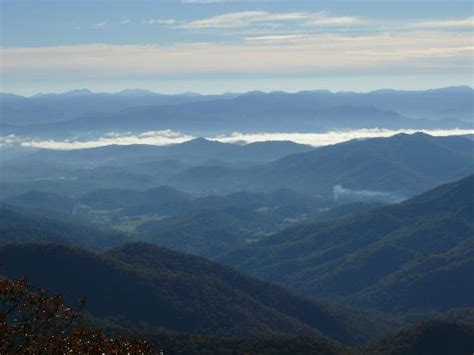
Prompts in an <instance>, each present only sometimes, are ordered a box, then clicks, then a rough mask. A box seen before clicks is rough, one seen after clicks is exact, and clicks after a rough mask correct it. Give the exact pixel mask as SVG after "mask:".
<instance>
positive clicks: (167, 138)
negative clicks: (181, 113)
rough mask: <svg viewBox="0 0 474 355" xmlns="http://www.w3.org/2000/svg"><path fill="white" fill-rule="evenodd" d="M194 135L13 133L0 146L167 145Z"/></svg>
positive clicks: (65, 148) (186, 139)
mask: <svg viewBox="0 0 474 355" xmlns="http://www.w3.org/2000/svg"><path fill="white" fill-rule="evenodd" d="M193 138H194V137H193V136H191V135H188V134H181V133H179V132H173V131H171V130H164V131H150V132H144V133H140V134H132V133H121V134H116V133H109V134H106V135H104V136H103V137H100V138H98V139H96V140H74V139H67V140H64V141H59V140H53V139H48V140H38V139H28V138H22V137H18V136H14V135H8V136H5V137H0V147H2V146H13V145H20V146H22V147H25V148H41V149H55V150H73V149H86V148H95V147H104V146H107V145H112V144H118V145H131V144H148V145H168V144H176V143H183V142H186V141H188V140H191V139H193Z"/></svg>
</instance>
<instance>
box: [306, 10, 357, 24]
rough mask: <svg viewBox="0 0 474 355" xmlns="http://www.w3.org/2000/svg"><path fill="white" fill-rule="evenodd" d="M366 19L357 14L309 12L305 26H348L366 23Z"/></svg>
mask: <svg viewBox="0 0 474 355" xmlns="http://www.w3.org/2000/svg"><path fill="white" fill-rule="evenodd" d="M364 22H365V20H363V19H361V18H360V17H355V16H331V15H330V14H329V13H327V12H318V13H314V14H309V15H308V19H307V20H306V21H305V23H304V25H305V26H318V27H319V26H348V25H358V24H362V23H364Z"/></svg>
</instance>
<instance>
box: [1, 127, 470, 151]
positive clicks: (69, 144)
mask: <svg viewBox="0 0 474 355" xmlns="http://www.w3.org/2000/svg"><path fill="white" fill-rule="evenodd" d="M415 132H424V133H427V134H430V135H433V136H450V135H472V134H474V129H454V130H421V131H420V130H408V129H405V130H387V129H359V130H351V131H332V132H324V133H253V134H251V133H238V132H236V133H233V134H230V135H220V136H213V137H206V138H207V139H209V140H214V141H219V142H223V143H236V144H248V143H255V142H264V141H293V142H296V143H301V144H308V145H311V146H314V147H319V146H325V145H330V144H336V143H341V142H345V141H348V140H351V139H365V138H375V137H390V136H393V135H395V134H399V133H408V134H412V133H415ZM194 138H196V137H194V136H192V135H189V134H183V133H179V132H173V131H171V130H165V131H149V132H144V133H139V134H137V133H125V134H115V133H110V134H107V135H105V136H103V137H100V138H98V139H94V140H74V139H68V140H63V141H59V140H52V139H49V140H39V139H31V138H27V137H19V136H15V135H8V136H3V137H0V147H18V146H20V147H24V148H40V149H59V150H71V149H85V148H95V147H103V146H107V145H112V144H118V145H131V144H150V145H168V144H176V143H183V142H186V141H189V140H191V139H194Z"/></svg>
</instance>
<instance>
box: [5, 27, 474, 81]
mask: <svg viewBox="0 0 474 355" xmlns="http://www.w3.org/2000/svg"><path fill="white" fill-rule="evenodd" d="M473 50H474V47H473V45H472V35H471V34H470V33H468V32H459V33H457V32H456V33H453V32H446V31H438V32H429V31H415V32H401V33H392V34H386V33H384V34H372V35H358V36H353V35H336V34H315V35H305V34H300V35H298V34H290V35H280V36H261V37H253V38H252V37H250V38H249V39H248V40H247V41H245V42H243V43H232V44H230V43H229V44H224V43H192V44H177V45H170V46H159V45H106V44H90V45H71V46H58V47H39V48H34V47H33V48H30V47H28V48H0V52H1V56H2V61H3V62H2V74H3V75H4V77H5V78H7V79H9V80H12V78H13V79H14V80H17V79H18V78H23V77H24V78H30V80H31V78H34V77H42V76H47V77H51V76H52V75H57V76H65V75H67V77H68V78H69V79H71V80H72V79H74V78H76V77H81V78H84V77H86V76H89V77H91V78H94V79H96V80H98V79H101V78H110V77H112V78H115V79H121V78H126V77H130V75H133V76H140V75H157V76H158V75H159V76H166V77H171V76H175V75H181V76H182V75H189V74H196V73H198V74H200V75H202V74H214V73H218V74H222V73H225V74H240V73H245V74H249V73H253V74H272V75H274V74H279V75H286V74H304V73H319V72H321V73H328V72H331V71H334V72H338V73H341V72H343V73H365V72H371V73H374V72H376V71H377V70H386V68H391V69H392V70H395V69H402V70H404V71H405V72H406V70H412V71H417V70H423V69H430V70H433V69H436V70H448V69H453V70H460V69H461V70H462V69H463V68H464V69H466V68H468V69H469V68H472V55H473ZM31 58H35V60H34V61H32V60H31ZM236 58H238V60H236ZM269 59H271V60H269Z"/></svg>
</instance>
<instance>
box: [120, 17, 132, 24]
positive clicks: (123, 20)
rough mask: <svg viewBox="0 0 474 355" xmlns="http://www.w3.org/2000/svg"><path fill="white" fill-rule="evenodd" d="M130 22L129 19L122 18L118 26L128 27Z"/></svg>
mask: <svg viewBox="0 0 474 355" xmlns="http://www.w3.org/2000/svg"><path fill="white" fill-rule="evenodd" d="M130 22H132V20H130V19H129V18H123V19H121V20H120V22H119V23H120V24H121V25H128V24H129V23H130Z"/></svg>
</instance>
